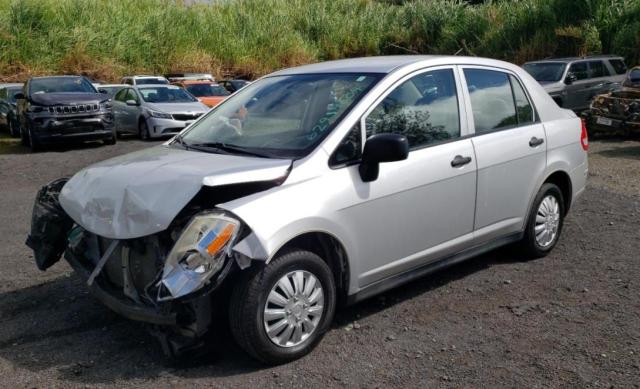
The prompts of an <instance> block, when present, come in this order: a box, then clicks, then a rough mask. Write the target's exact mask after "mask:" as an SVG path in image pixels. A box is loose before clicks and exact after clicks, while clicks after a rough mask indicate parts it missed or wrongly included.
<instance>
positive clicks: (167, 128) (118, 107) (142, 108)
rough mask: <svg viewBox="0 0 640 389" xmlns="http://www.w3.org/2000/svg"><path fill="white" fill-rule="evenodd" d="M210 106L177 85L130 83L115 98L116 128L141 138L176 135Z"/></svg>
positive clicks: (120, 132)
mask: <svg viewBox="0 0 640 389" xmlns="http://www.w3.org/2000/svg"><path fill="white" fill-rule="evenodd" d="M208 109H209V108H208V107H207V106H206V105H204V104H202V103H201V102H199V101H198V99H196V98H195V97H193V96H192V95H191V94H189V93H188V92H186V91H185V90H184V89H182V88H180V87H178V86H175V85H138V86H129V87H127V88H125V89H121V90H120V91H119V92H118V93H116V95H115V97H114V99H113V110H114V115H115V122H116V132H117V133H118V134H124V133H133V134H138V135H139V136H140V138H141V139H149V138H157V137H162V136H169V135H175V134H177V133H179V132H180V131H182V130H183V129H184V128H185V127H187V126H189V125H190V124H191V123H193V121H194V120H196V119H197V118H199V117H200V116H201V115H202V114H204V113H205V112H207V110H208Z"/></svg>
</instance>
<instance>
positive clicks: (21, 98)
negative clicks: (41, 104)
mask: <svg viewBox="0 0 640 389" xmlns="http://www.w3.org/2000/svg"><path fill="white" fill-rule="evenodd" d="M13 97H14V98H15V99H16V100H24V93H22V92H18V93H16V94H15V95H13Z"/></svg>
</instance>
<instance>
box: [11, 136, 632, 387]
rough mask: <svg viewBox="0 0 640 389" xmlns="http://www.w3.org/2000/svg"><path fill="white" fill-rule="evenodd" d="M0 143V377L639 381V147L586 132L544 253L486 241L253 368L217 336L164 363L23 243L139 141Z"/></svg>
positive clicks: (143, 335)
mask: <svg viewBox="0 0 640 389" xmlns="http://www.w3.org/2000/svg"><path fill="white" fill-rule="evenodd" d="M148 145H149V144H148V143H143V142H140V141H136V140H128V141H121V142H119V143H118V144H117V145H115V146H84V147H76V148H73V149H67V150H62V149H59V150H54V151H48V152H43V153H37V154H29V153H25V152H23V150H22V148H20V147H19V146H6V145H4V146H2V147H0V183H2V184H1V185H2V186H1V187H0V210H1V212H2V219H1V220H2V223H0V244H1V246H0V247H2V249H1V250H0V264H1V265H2V268H1V269H2V270H1V271H0V377H2V378H0V380H1V381H0V382H1V383H0V386H2V387H16V388H18V387H29V388H31V387H52V386H55V387H85V386H86V387H96V386H110V385H115V386H119V387H123V386H136V387H154V388H155V387H182V386H192V387H258V386H260V387H281V386H286V387H291V386H294V385H295V386H300V387H362V388H364V387H388V386H394V387H456V388H459V387H541V388H547V387H563V388H566V387H575V388H588V387H606V388H610V387H617V388H629V387H639V385H640V325H639V323H640V281H639V280H640V266H638V264H639V262H640V221H639V216H640V142H638V141H619V140H599V141H592V143H591V151H590V168H591V178H590V182H589V188H588V190H587V191H586V193H585V194H584V196H583V197H582V198H581V200H580V201H579V203H578V204H577V205H576V206H575V207H574V209H572V212H571V214H570V216H569V217H568V218H567V220H566V224H565V229H564V231H563V235H562V237H561V240H560V242H559V244H558V246H557V247H556V249H555V251H554V252H553V253H552V254H551V255H550V256H548V257H547V258H544V259H541V260H537V261H533V262H522V261H521V260H520V258H519V256H518V254H517V253H514V252H513V251H512V250H508V249H501V250H498V251H494V252H491V253H489V254H487V255H484V256H482V257H478V258H475V259H472V260H470V261H468V262H466V263H463V264H461V265H458V266H455V267H453V268H449V269H447V270H444V271H442V272H439V273H436V274H433V275H431V276H428V277H426V278H423V279H420V280H417V281H415V282H412V283H410V284H408V285H405V286H403V287H400V288H397V289H395V290H393V291H390V292H388V293H385V294H383V295H381V296H379V297H376V298H373V299H371V300H368V301H365V302H363V303H360V304H358V305H356V306H353V307H349V308H346V309H342V310H341V311H339V312H338V314H337V318H336V321H335V324H334V327H333V328H332V330H331V331H330V332H329V333H328V334H327V335H326V337H325V338H324V340H323V342H322V343H321V344H320V345H319V346H318V347H317V348H316V349H315V350H314V351H313V352H312V353H311V354H310V355H309V356H307V357H305V358H303V359H302V360H299V361H296V362H293V363H290V364H288V365H284V366H279V367H273V368H265V367H263V366H260V365H258V364H257V363H255V362H253V361H252V360H250V359H249V358H248V357H246V356H245V355H244V354H243V353H242V352H241V351H239V349H238V348H237V347H236V346H235V345H234V344H233V343H232V342H231V341H230V340H229V336H228V334H221V336H220V340H219V344H218V346H217V347H216V348H215V350H212V353H211V354H210V355H209V356H207V357H204V358H200V359H197V360H186V361H184V362H183V363H181V364H178V365H175V364H173V365H172V364H168V363H167V361H166V360H165V359H164V357H163V355H162V352H161V350H160V347H159V346H158V345H157V344H156V342H155V339H153V338H151V337H150V336H149V335H148V334H147V332H146V330H145V329H144V328H143V326H142V325H140V324H137V323H134V322H131V321H128V320H125V319H122V318H120V317H118V316H117V315H115V314H114V313H112V312H111V311H109V310H108V309H107V308H105V307H103V306H101V305H100V304H99V303H98V302H97V301H96V300H95V299H94V298H93V297H92V296H90V295H88V294H87V292H86V291H85V288H84V286H83V284H82V283H81V282H80V280H79V279H78V278H77V277H75V276H74V275H73V274H72V272H71V270H70V267H69V266H68V265H67V264H66V263H64V261H62V262H60V263H58V264H56V265H55V266H54V267H53V268H51V269H49V270H48V271H46V272H44V273H43V272H39V271H38V270H37V269H36V266H35V264H34V263H33V258H32V255H31V253H30V251H29V250H28V249H27V247H26V246H25V245H24V240H25V238H26V236H27V232H28V228H29V223H30V219H29V218H30V215H31V206H32V201H33V198H34V196H35V194H36V191H37V190H38V188H39V187H40V186H41V185H43V184H45V183H46V182H48V181H50V180H52V179H55V178H58V177H61V176H65V175H71V174H73V173H74V172H76V171H77V170H78V169H80V168H81V167H83V166H86V165H87V164H89V163H92V162H94V161H99V160H102V159H105V158H108V157H111V156H114V155H118V154H122V153H125V152H128V151H132V150H136V149H139V148H142V147H147V146H148Z"/></svg>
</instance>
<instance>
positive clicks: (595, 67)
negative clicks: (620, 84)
mask: <svg viewBox="0 0 640 389" xmlns="http://www.w3.org/2000/svg"><path fill="white" fill-rule="evenodd" d="M606 76H609V70H607V68H606V67H605V66H604V63H603V62H602V61H589V78H598V77H606Z"/></svg>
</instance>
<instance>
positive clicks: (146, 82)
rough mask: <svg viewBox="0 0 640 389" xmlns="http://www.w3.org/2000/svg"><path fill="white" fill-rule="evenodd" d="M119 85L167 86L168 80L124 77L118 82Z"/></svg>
mask: <svg viewBox="0 0 640 389" xmlns="http://www.w3.org/2000/svg"><path fill="white" fill-rule="evenodd" d="M120 83H121V84H127V85H168V84H169V80H167V79H166V78H165V77H162V76H143V75H138V76H126V77H122V80H120Z"/></svg>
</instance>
